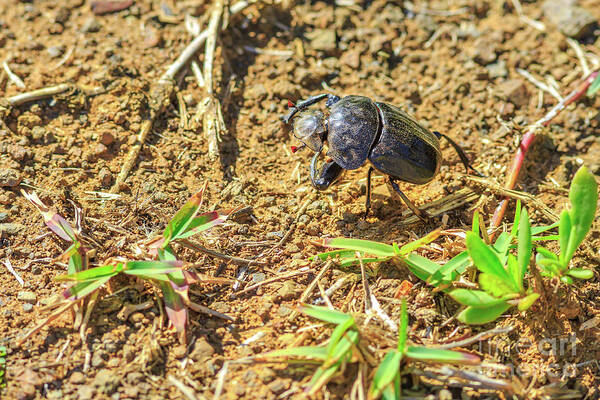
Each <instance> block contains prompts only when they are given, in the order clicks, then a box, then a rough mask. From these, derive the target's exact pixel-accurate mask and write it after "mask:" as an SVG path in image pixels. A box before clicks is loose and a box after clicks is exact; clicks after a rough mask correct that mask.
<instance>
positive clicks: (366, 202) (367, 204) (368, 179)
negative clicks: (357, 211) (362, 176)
mask: <svg viewBox="0 0 600 400" xmlns="http://www.w3.org/2000/svg"><path fill="white" fill-rule="evenodd" d="M372 173H373V167H369V172H367V200H366V201H365V219H367V216H368V215H369V211H370V210H371V174H372Z"/></svg>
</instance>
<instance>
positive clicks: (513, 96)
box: [496, 79, 529, 107]
mask: <svg viewBox="0 0 600 400" xmlns="http://www.w3.org/2000/svg"><path fill="white" fill-rule="evenodd" d="M496 93H497V94H498V96H500V97H501V98H503V99H504V100H507V101H510V102H511V103H513V104H514V105H515V106H517V107H523V106H526V105H527V104H528V103H529V93H528V91H527V86H526V85H525V82H524V81H522V80H521V79H509V80H507V81H504V82H502V83H501V84H499V85H498V86H496Z"/></svg>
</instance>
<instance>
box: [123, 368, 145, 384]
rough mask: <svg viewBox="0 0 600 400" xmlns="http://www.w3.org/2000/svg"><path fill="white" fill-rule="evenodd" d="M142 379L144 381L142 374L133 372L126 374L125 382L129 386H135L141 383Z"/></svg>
mask: <svg viewBox="0 0 600 400" xmlns="http://www.w3.org/2000/svg"><path fill="white" fill-rule="evenodd" d="M142 379H144V374H142V373H141V372H137V371H134V372H130V373H128V374H127V378H126V379H125V380H126V381H127V383H129V384H131V385H135V384H137V383H139V382H141V381H142Z"/></svg>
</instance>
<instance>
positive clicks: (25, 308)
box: [23, 303, 33, 312]
mask: <svg viewBox="0 0 600 400" xmlns="http://www.w3.org/2000/svg"><path fill="white" fill-rule="evenodd" d="M31 310H33V305H32V304H29V303H25V304H23V311H25V312H31Z"/></svg>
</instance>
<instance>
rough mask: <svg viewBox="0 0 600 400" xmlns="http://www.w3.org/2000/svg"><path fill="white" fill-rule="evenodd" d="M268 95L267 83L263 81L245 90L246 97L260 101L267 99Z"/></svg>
mask: <svg viewBox="0 0 600 400" xmlns="http://www.w3.org/2000/svg"><path fill="white" fill-rule="evenodd" d="M267 95H268V93H267V89H266V88H265V85H263V84H262V83H257V84H255V85H252V86H250V87H249V88H248V89H247V90H246V91H245V92H244V99H246V100H252V101H255V102H259V101H262V100H264V99H266V98H267Z"/></svg>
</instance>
